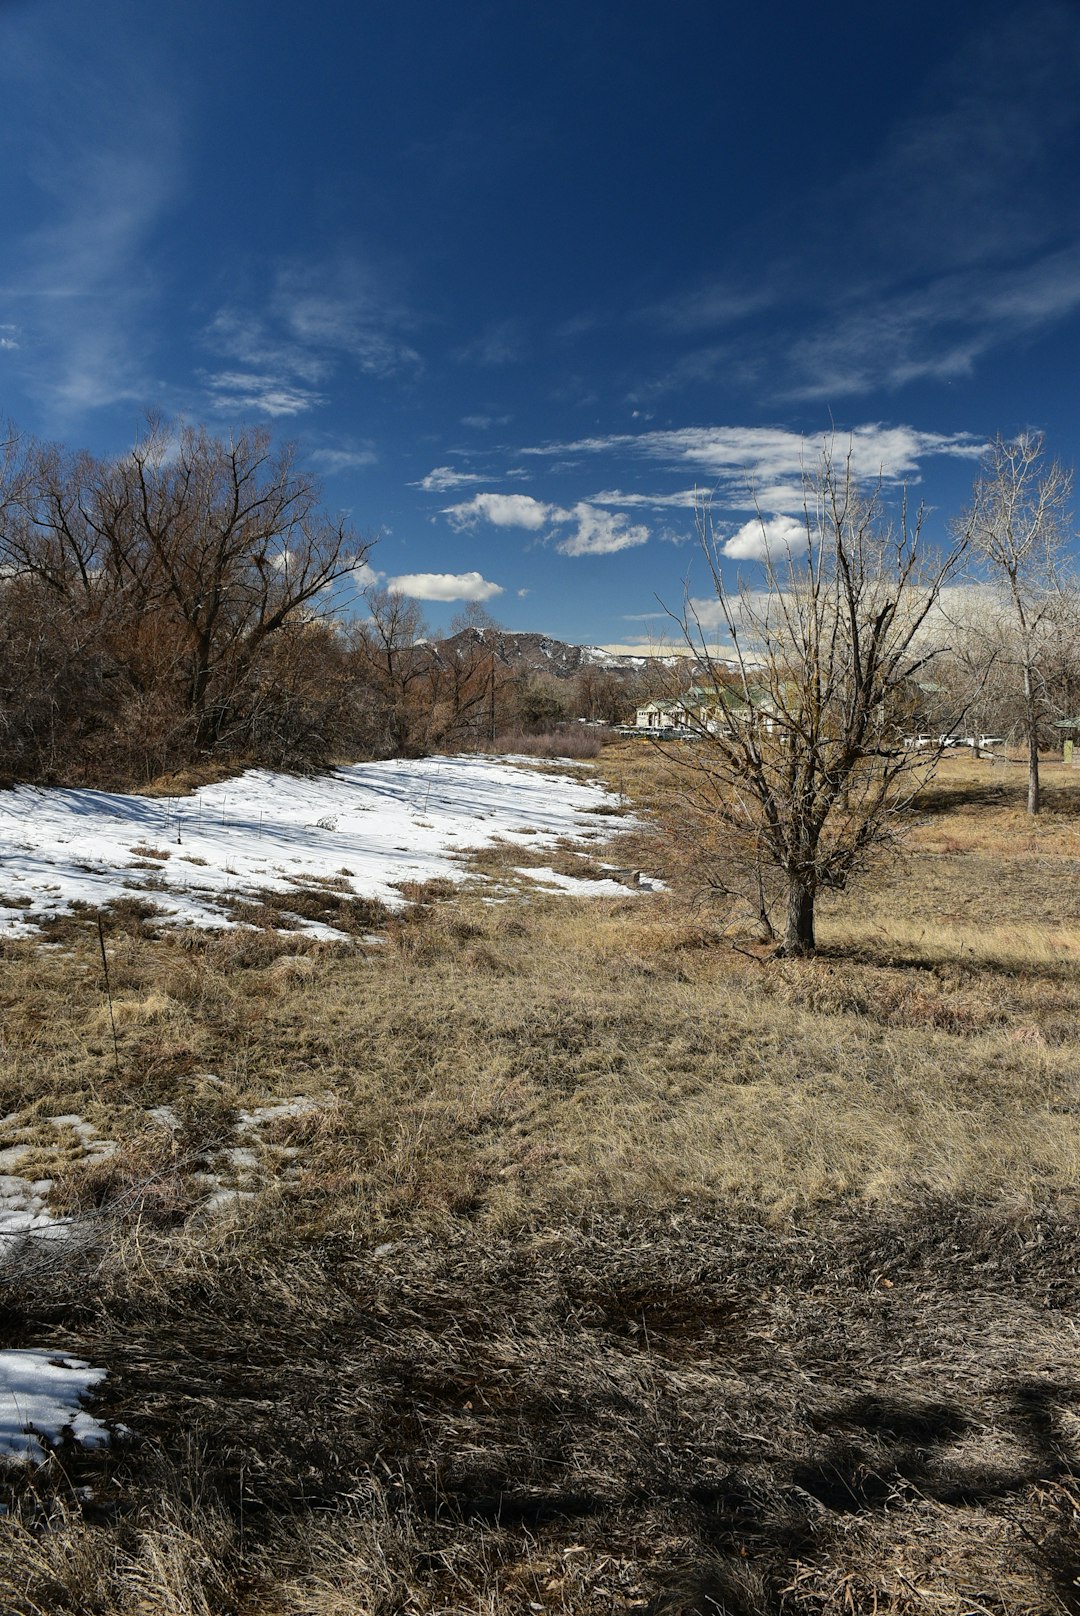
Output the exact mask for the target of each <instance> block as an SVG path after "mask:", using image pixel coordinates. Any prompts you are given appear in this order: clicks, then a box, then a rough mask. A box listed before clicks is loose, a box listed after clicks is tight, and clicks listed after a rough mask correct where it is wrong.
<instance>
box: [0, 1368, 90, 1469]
mask: <svg viewBox="0 0 1080 1616" xmlns="http://www.w3.org/2000/svg"><path fill="white" fill-rule="evenodd" d="M104 1378H105V1371H104V1369H94V1368H92V1367H91V1365H90V1364H88V1363H87V1362H86V1361H85V1360H84V1359H82V1358H69V1357H67V1356H66V1355H65V1354H62V1353H55V1352H39V1351H36V1350H34V1349H31V1348H12V1349H10V1350H8V1351H5V1352H0V1458H3V1459H7V1460H8V1461H9V1462H10V1461H12V1460H16V1461H21V1462H23V1463H31V1464H33V1463H40V1462H41V1460H42V1459H44V1458H45V1454H46V1447H45V1444H46V1443H55V1442H59V1441H60V1440H61V1439H62V1437H63V1435H64V1433H65V1431H69V1432H70V1433H71V1435H72V1436H73V1437H74V1439H75V1441H76V1442H80V1443H82V1445H83V1446H84V1447H87V1448H95V1447H100V1446H102V1445H103V1444H104V1443H106V1442H108V1440H109V1433H108V1431H107V1430H106V1429H105V1427H104V1426H103V1425H102V1424H101V1422H100V1420H96V1419H95V1418H94V1416H93V1415H92V1414H88V1413H87V1412H86V1410H85V1409H84V1408H82V1407H81V1402H82V1399H83V1398H84V1397H85V1396H86V1395H87V1393H88V1392H90V1391H91V1389H92V1388H93V1387H94V1386H96V1385H97V1384H98V1383H99V1381H102V1380H104Z"/></svg>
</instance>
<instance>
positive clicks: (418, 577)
mask: <svg viewBox="0 0 1080 1616" xmlns="http://www.w3.org/2000/svg"><path fill="white" fill-rule="evenodd" d="M386 587H387V589H388V590H389V591H390V593H391V594H394V595H411V596H412V598H413V599H414V600H440V601H451V600H474V601H483V600H492V599H494V597H495V596H496V595H501V594H502V592H503V588H502V585H501V584H494V583H491V582H490V581H489V580H488V579H487V578H485V577H483V576H482V574H481V573H479V572H403V573H402V574H401V575H400V576H399V577H397V578H390V579H388V580H387V584H386Z"/></svg>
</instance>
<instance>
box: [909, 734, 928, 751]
mask: <svg viewBox="0 0 1080 1616" xmlns="http://www.w3.org/2000/svg"><path fill="white" fill-rule="evenodd" d="M933 744H934V737H933V736H932V735H905V736H904V745H905V746H910V747H912V748H913V750H914V751H916V752H926V751H928V750H929V748H930V747H931V746H933Z"/></svg>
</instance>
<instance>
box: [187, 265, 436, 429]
mask: <svg viewBox="0 0 1080 1616" xmlns="http://www.w3.org/2000/svg"><path fill="white" fill-rule="evenodd" d="M411 324H412V321H411V317H410V316H409V314H408V313H407V311H406V310H405V309H404V307H403V306H402V305H401V304H400V302H399V301H398V300H397V299H396V298H395V297H394V296H392V295H391V294H390V293H389V292H388V291H387V290H386V289H385V287H384V284H383V278H382V277H381V276H380V275H379V274H378V273H377V272H376V271H375V270H374V269H373V268H372V267H371V266H370V265H367V264H365V263H363V262H361V261H360V260H359V259H357V258H354V257H338V258H335V259H333V260H331V261H329V262H325V263H299V262H295V261H292V262H288V263H283V264H279V265H278V266H277V268H276V270H275V272H274V275H273V279H272V282H271V284H270V286H269V288H268V289H267V290H266V291H265V292H264V293H263V294H262V295H261V296H252V297H251V298H249V299H248V300H247V301H246V302H245V303H242V304H241V303H231V304H228V305H226V306H225V307H223V308H220V309H218V311H217V312H216V314H215V315H214V317H213V319H212V320H211V321H210V322H209V324H208V325H207V326H206V328H205V330H204V331H203V343H204V346H205V347H206V348H207V349H208V350H209V351H211V352H213V353H216V354H218V355H220V356H221V357H222V358H223V359H226V360H236V361H239V362H240V364H241V365H242V366H244V367H245V369H244V371H242V372H240V373H239V374H241V375H247V374H251V375H254V376H256V377H257V378H258V383H259V385H258V386H251V387H247V388H245V387H243V386H241V387H240V388H239V389H237V388H235V387H233V386H232V384H231V380H230V378H232V377H234V376H235V375H236V374H237V372H235V371H233V370H231V369H226V370H224V371H222V372H218V373H213V372H210V373H208V374H206V378H205V379H206V385H207V387H208V388H209V389H210V391H211V392H212V393H213V394H214V395H215V396H216V397H215V407H216V408H220V409H224V408H242V409H253V410H258V411H261V412H262V413H264V414H267V415H293V414H298V413H300V412H301V411H304V410H310V409H314V408H315V407H316V406H318V405H319V404H322V403H324V402H325V400H326V396H327V395H326V391H325V390H326V388H327V386H328V385H329V383H330V381H331V378H332V377H334V376H335V375H336V374H337V373H338V372H341V371H346V370H349V369H352V370H353V371H359V372H361V373H362V374H365V375H369V376H375V377H379V378H386V377H391V376H398V375H402V374H408V375H415V374H416V372H417V371H418V370H419V369H420V367H421V360H420V356H419V354H418V353H417V351H416V349H415V348H414V347H413V346H412V343H411V342H410V341H409V340H408V332H409V330H410V328H411ZM233 394H237V395H238V396H236V397H235V398H234V397H233V396H232V395H233Z"/></svg>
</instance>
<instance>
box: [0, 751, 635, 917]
mask: <svg viewBox="0 0 1080 1616" xmlns="http://www.w3.org/2000/svg"><path fill="white" fill-rule="evenodd" d="M568 767H571V766H568ZM618 806H619V805H618V802H617V800H616V799H615V798H614V797H612V796H611V794H610V793H608V792H607V791H606V790H605V789H604V788H603V787H602V786H600V785H598V784H597V783H596V782H595V781H593V780H590V779H588V778H586V777H585V776H584V775H583V773H582V772H581V771H580V770H575V771H574V772H573V773H565V774H564V773H559V774H552V773H551V772H549V771H548V770H546V769H538V768H536V767H531V766H528V765H525V764H518V763H514V762H510V761H506V760H502V759H500V760H492V759H489V758H477V757H443V758H423V759H420V760H417V761H415V762H401V761H393V762H387V763H363V764H357V765H354V766H353V767H350V768H344V769H338V770H336V771H335V772H334V773H333V774H329V775H321V776H317V777H316V778H314V779H301V778H297V777H296V776H294V775H287V774H274V773H270V772H268V771H266V770H261V769H260V770H250V771H248V772H247V773H245V774H242V775H239V776H238V777H237V778H235V779H232V780H227V781H224V782H222V783H221V784H218V785H211V786H203V787H202V788H201V789H200V790H199V791H196V792H195V793H194V794H193V795H191V796H187V797H166V798H163V797H136V796H123V795H119V794H113V793H108V792H102V791H75V790H60V789H48V790H46V789H38V788H36V787H30V786H20V787H17V788H16V789H15V790H13V791H4V792H0V937H19V936H31V935H33V934H34V932H35V929H36V928H35V922H37V921H39V920H41V919H43V918H45V917H47V916H51V915H57V914H63V913H65V912H67V911H68V910H70V908H71V906H72V905H73V904H75V903H83V904H87V905H89V906H91V907H92V908H94V909H98V908H100V907H101V906H103V905H105V904H108V903H110V902H111V901H113V900H115V899H117V898H123V897H128V898H130V897H140V898H144V899H148V900H150V901H151V902H152V903H154V904H155V905H156V906H157V907H158V908H159V910H160V911H161V913H160V919H161V920H162V921H163V922H166V923H173V924H177V925H191V926H202V927H220V926H226V925H229V924H232V923H233V922H232V920H231V918H230V916H229V913H228V908H229V904H230V903H231V902H232V901H235V900H236V899H240V898H243V897H244V896H245V895H246V894H248V893H250V892H254V891H258V890H260V889H261V890H267V889H269V890H273V891H275V892H278V893H287V892H288V891H289V888H290V887H303V886H311V885H317V884H319V883H320V882H325V881H328V880H331V881H333V882H334V883H335V886H336V887H337V888H338V889H339V890H342V891H345V892H351V893H352V894H354V895H358V896H363V897H369V898H378V899H380V900H381V901H382V902H383V903H385V904H387V905H389V906H391V907H397V906H400V905H401V903H402V902H403V899H402V896H401V892H400V890H399V888H400V885H401V884H402V883H405V882H413V881H428V880H432V879H435V878H438V877H443V878H449V879H451V880H460V879H462V878H463V877H464V874H465V871H464V869H463V867H462V865H461V863H460V862H457V860H458V856H459V855H461V854H464V853H466V852H468V851H469V850H472V849H476V848H481V847H485V846H488V845H489V844H490V843H492V842H493V841H495V840H497V839H501V840H503V841H507V842H511V843H516V844H517V845H519V846H521V847H523V848H524V847H529V848H535V847H537V846H549V845H551V844H552V843H554V842H556V841H558V840H560V839H561V838H563V837H571V838H580V837H582V836H584V835H585V834H586V833H591V834H592V835H593V836H595V835H596V834H597V832H607V833H609V834H610V833H611V832H612V831H614V830H615V829H617V828H618V829H624V828H626V824H627V822H626V820H625V819H622V818H620V819H617V820H616V819H615V818H614V817H612V818H608V817H607V814H606V813H605V812H604V810H605V808H607V809H610V810H617V809H618ZM583 889H588V890H592V891H594V892H595V891H596V883H584V884H583ZM282 907H284V908H287V907H288V906H287V904H284V905H282ZM297 929H298V930H303V931H305V932H307V933H308V934H309V935H315V936H321V937H331V938H333V937H338V936H339V935H340V934H339V933H337V932H335V931H334V930H333V929H332V928H330V927H328V926H326V925H324V924H322V923H320V922H316V921H310V920H304V921H299V922H298V925H297Z"/></svg>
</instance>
